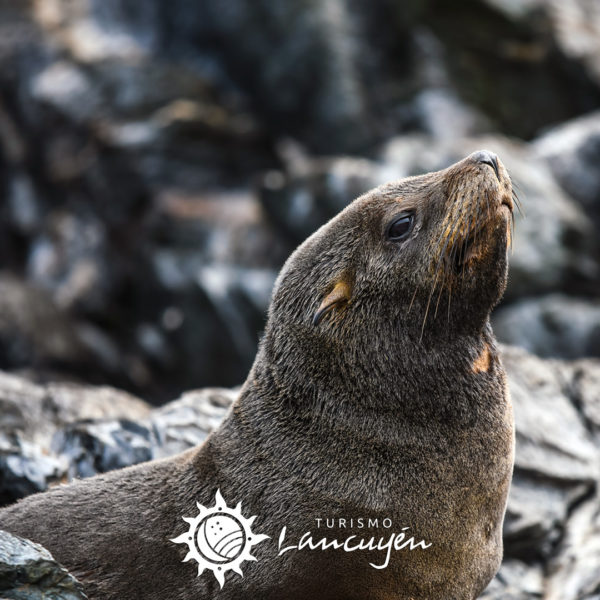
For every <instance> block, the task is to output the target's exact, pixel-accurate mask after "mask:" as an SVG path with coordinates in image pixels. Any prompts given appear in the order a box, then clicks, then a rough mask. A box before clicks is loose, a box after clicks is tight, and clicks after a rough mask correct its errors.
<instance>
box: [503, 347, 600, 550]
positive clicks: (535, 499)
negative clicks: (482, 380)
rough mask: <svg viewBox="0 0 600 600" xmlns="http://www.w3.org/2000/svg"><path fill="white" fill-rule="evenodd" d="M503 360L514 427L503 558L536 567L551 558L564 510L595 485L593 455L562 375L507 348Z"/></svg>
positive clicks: (556, 365) (564, 371) (551, 364)
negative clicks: (526, 562) (513, 465)
mask: <svg viewBox="0 0 600 600" xmlns="http://www.w3.org/2000/svg"><path fill="white" fill-rule="evenodd" d="M502 359H503V363H504V365H505V368H506V370H507V372H508V383H509V388H510V392H511V397H512V401H513V407H514V414H515V424H516V456H515V474H514V478H513V487H512V490H511V493H510V496H509V502H508V509H507V514H506V519H505V525H504V538H505V541H506V554H507V556H509V557H513V556H514V557H517V558H522V559H525V560H528V561H530V560H539V559H544V558H547V557H549V556H550V555H551V554H552V552H553V551H554V547H555V545H556V543H557V542H558V540H559V539H560V536H561V532H562V530H563V527H564V524H565V522H566V520H567V517H568V515H569V510H570V507H571V506H573V505H574V503H575V502H576V501H577V500H579V499H581V498H582V497H583V496H585V494H587V493H588V492H589V491H590V490H591V489H592V488H593V487H594V485H595V482H596V481H597V480H598V475H599V469H598V467H599V465H600V461H599V459H600V453H599V450H598V447H597V446H596V445H595V444H594V440H593V438H592V436H591V435H590V432H589V431H588V430H587V428H586V426H585V423H584V420H583V419H582V417H581V415H580V414H579V413H578V411H577V408H576V406H575V404H574V403H573V401H572V399H571V397H570V395H569V394H570V391H571V382H570V377H569V376H570V371H569V367H566V368H564V363H560V362H558V361H543V360H541V359H539V358H537V357H535V356H533V355H530V354H527V353H526V352H525V351H522V350H519V349H517V348H511V347H504V348H503V352H502ZM599 367H600V365H598V364H596V365H595V368H594V370H599V371H600V368H599Z"/></svg>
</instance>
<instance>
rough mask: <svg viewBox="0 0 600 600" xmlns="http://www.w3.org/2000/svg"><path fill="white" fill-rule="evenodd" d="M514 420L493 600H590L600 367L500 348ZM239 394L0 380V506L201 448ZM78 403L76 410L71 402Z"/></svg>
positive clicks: (597, 586)
mask: <svg viewBox="0 0 600 600" xmlns="http://www.w3.org/2000/svg"><path fill="white" fill-rule="evenodd" d="M502 354H503V361H504V364H505V366H506V369H507V372H508V383H509V387H510V391H511V395H512V400H513V406H514V414H515V421H516V431H517V433H516V444H517V445H516V458H515V471H514V477H513V484H512V489H511V493H510V497H509V502H508V509H507V513H506V519H505V524H504V541H505V561H504V563H503V566H502V569H501V570H500V573H499V574H498V576H497V577H496V579H495V580H494V581H493V583H492V584H491V585H490V587H489V589H488V590H487V591H486V594H485V595H484V596H483V597H484V598H486V599H488V600H501V599H502V600H508V599H512V600H516V599H530V598H531V599H533V598H545V599H546V600H558V599H560V600H565V599H567V600H593V599H595V598H596V596H595V595H594V594H597V593H598V590H600V569H599V568H598V565H600V543H599V539H600V530H599V527H600V516H599V515H600V513H599V506H600V504H599V498H598V490H599V489H600V361H599V360H595V359H579V360H574V361H560V360H544V359H540V358H538V357H536V356H534V355H533V354H529V353H527V352H526V351H524V350H522V349H519V348H516V347H510V346H504V347H503V348H502ZM236 395H237V390H230V389H224V388H206V389H202V390H195V391H191V392H188V393H186V394H184V395H183V396H182V397H181V398H179V399H177V400H175V401H173V402H170V403H167V404H165V405H164V406H162V407H159V408H154V409H151V407H150V406H149V405H147V404H146V403H144V402H142V401H141V400H138V399H136V398H133V397H132V396H130V395H129V394H125V393H123V392H120V391H118V390H115V389H110V388H93V387H90V386H81V385H80V386H76V385H74V384H64V383H62V384H47V385H45V386H41V385H37V384H32V383H30V382H28V381H27V380H25V379H23V378H19V377H16V376H13V375H6V374H0V399H1V402H2V406H3V409H4V410H2V411H0V432H1V436H2V437H1V438H0V439H1V440H2V443H3V445H2V447H0V501H1V502H2V503H3V504H6V503H9V502H12V501H14V500H15V499H17V498H19V497H23V496H25V495H27V494H30V493H34V492H36V491H42V490H44V489H47V487H48V486H51V485H56V484H58V483H60V482H64V481H68V480H69V479H71V478H73V477H88V476H91V475H94V474H96V473H101V472H105V471H107V470H111V469H116V468H120V467H124V466H127V465H130V464H135V463H138V462H141V461H144V460H148V459H151V458H160V457H165V456H170V455H172V454H175V453H177V452H181V451H183V450H186V449H188V448H191V447H193V446H195V445H197V444H201V443H202V442H203V441H204V440H205V439H206V436H207V435H208V434H209V433H210V431H212V430H213V429H215V428H216V427H217V426H218V425H219V423H220V422H221V420H222V419H223V417H224V416H225V414H226V412H227V410H228V408H229V406H230V405H231V403H232V402H233V400H234V399H235V397H236ZM76 401H78V402H76Z"/></svg>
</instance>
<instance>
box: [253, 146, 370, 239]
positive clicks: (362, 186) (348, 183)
mask: <svg viewBox="0 0 600 600" xmlns="http://www.w3.org/2000/svg"><path fill="white" fill-rule="evenodd" d="M282 151H283V154H284V158H285V162H286V171H285V172H282V171H269V172H267V173H266V174H265V175H264V177H263V178H262V182H261V187H260V191H259V194H260V201H261V204H262V206H263V207H264V210H265V212H266V213H267V215H268V216H269V218H270V220H271V221H272V223H273V224H274V226H275V227H276V229H277V230H278V231H280V232H281V234H283V235H282V237H283V238H284V239H285V240H287V249H288V251H291V250H292V249H294V248H295V247H296V246H297V245H298V244H299V243H301V242H302V241H304V239H306V238H307V237H308V236H309V235H311V234H312V233H313V232H314V231H316V230H317V229H318V228H319V227H320V226H321V225H323V224H324V223H325V222H327V221H328V220H329V219H331V218H332V217H333V216H335V215H336V214H337V213H338V212H339V211H340V210H342V209H343V208H344V207H345V206H347V205H348V204H349V203H350V202H351V201H352V200H354V199H355V198H357V197H358V196H360V195H362V194H363V193H364V192H366V191H367V190H369V189H371V188H372V187H374V186H376V185H378V184H379V183H382V182H381V181H380V178H379V173H378V168H377V165H376V164H375V163H373V162H372V161H369V160H366V159H358V158H348V157H339V158H331V159H327V158H322V159H312V160H311V159H308V158H307V157H306V156H305V155H304V153H303V152H302V150H300V149H298V148H294V147H291V146H289V145H288V146H287V147H285V148H283V150H282Z"/></svg>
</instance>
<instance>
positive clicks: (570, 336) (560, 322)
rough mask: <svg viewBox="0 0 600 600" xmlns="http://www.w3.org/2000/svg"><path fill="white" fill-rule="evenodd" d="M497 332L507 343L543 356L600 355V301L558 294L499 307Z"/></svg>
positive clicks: (495, 320) (495, 316)
mask: <svg viewBox="0 0 600 600" xmlns="http://www.w3.org/2000/svg"><path fill="white" fill-rule="evenodd" d="M492 322H493V325H494V332H495V333H496V335H497V336H498V339H499V340H500V341H502V342H505V343H507V344H513V345H515V346H520V347H522V348H525V349H526V350H528V351H529V352H532V353H533V354H537V355H538V356H542V357H555V358H570V359H572V358H578V357H582V356H600V302H599V301H593V300H584V299H578V298H569V297H567V296H562V295H558V294H552V295H548V296H543V297H541V298H530V299H525V300H519V301H517V302H515V303H513V304H510V305H508V306H504V307H501V308H499V309H498V310H497V311H496V312H495V313H494V316H493V320H492Z"/></svg>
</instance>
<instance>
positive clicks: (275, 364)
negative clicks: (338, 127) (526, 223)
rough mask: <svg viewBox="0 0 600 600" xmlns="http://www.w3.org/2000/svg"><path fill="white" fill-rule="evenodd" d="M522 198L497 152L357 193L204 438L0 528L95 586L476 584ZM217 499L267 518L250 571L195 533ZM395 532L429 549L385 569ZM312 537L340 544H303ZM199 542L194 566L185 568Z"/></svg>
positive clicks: (496, 490)
mask: <svg viewBox="0 0 600 600" xmlns="http://www.w3.org/2000/svg"><path fill="white" fill-rule="evenodd" d="M512 210H513V198H512V188H511V182H510V178H509V176H508V174H507V172H506V170H505V168H504V166H503V165H502V163H501V162H500V161H499V160H498V159H497V157H496V156H495V155H493V154H492V153H491V152H487V151H480V152H476V153H474V154H472V155H470V156H468V157H467V158H465V159H463V160H462V161H460V162H458V163H456V164H454V165H452V166H450V167H448V168H447V169H445V170H442V171H438V172H435V173H429V174H426V175H422V176H417V177H410V178H407V179H403V180H401V181H398V182H395V183H390V184H387V185H383V186H381V187H379V188H377V189H375V190H373V191H371V192H369V193H367V194H365V195H364V196H361V197H360V198H358V199H357V200H355V201H354V202H352V203H351V204H350V205H349V206H348V207H347V208H346V209H344V210H343V211H342V212H341V213H340V214H339V215H337V216H336V217H335V218H333V219H332V220H331V221H330V222H329V223H327V224H326V225H324V226H323V227H322V228H320V229H319V230H318V231H317V232H316V233H314V234H313V235H312V236H311V237H310V238H309V239H307V240H306V241H305V242H304V243H303V244H302V245H301V246H300V247H299V248H298V249H297V250H296V251H295V252H294V253H293V254H292V256H291V257H290V258H289V259H288V261H287V262H286V264H285V265H284V267H283V269H282V271H281V273H280V275H279V278H278V280H277V283H276V285H275V289H274V292H273V297H272V301H271V305H270V308H269V314H268V322H267V325H266V329H265V333H264V337H263V338H262V340H261V343H260V347H259V350H258V353H257V356H256V360H255V363H254V365H253V367H252V369H251V371H250V374H249V375H248V378H247V380H246V382H245V384H244V386H243V388H242V390H241V393H240V395H239V398H238V400H237V401H236V402H235V403H234V404H233V406H232V408H231V410H230V412H229V413H228V415H227V417H226V418H225V420H224V421H223V423H222V424H221V426H220V427H219V429H218V430H216V431H215V432H214V433H213V434H211V435H210V436H209V437H208V438H207V440H206V441H205V443H204V444H203V445H202V446H200V447H198V448H194V449H192V450H189V451H187V452H184V453H182V454H180V455H177V456H175V457H173V458H169V459H165V460H158V461H152V462H148V463H144V464H140V465H137V466H134V467H130V468H127V469H123V470H120V471H114V472H110V473H106V474H103V475H100V476H97V477H93V478H91V479H87V480H81V481H77V482H75V483H72V484H70V485H65V486H59V487H57V488H54V489H52V490H50V491H49V492H45V493H41V494H36V495H33V496H30V497H28V498H26V499H24V500H22V501H20V502H18V503H17V504H16V505H13V506H11V507H8V508H6V509H5V510H3V511H2V512H0V527H1V528H4V529H6V530H8V531H10V532H12V533H15V534H18V535H22V536H24V537H27V538H30V539H32V540H34V541H36V542H40V543H41V544H43V545H44V546H46V547H47V548H48V549H49V550H50V551H51V552H52V553H53V555H54V557H55V558H56V559H57V560H59V561H60V562H61V563H62V564H63V565H64V566H66V567H67V568H68V569H69V570H70V571H71V572H72V573H73V574H74V575H75V576H76V577H78V578H79V579H80V580H81V581H82V583H83V584H84V586H85V588H86V591H87V594H88V595H89V597H90V598H91V599H92V600H99V599H102V600H107V599H115V598H118V599H120V600H136V599H140V600H141V599H144V600H165V599H167V598H168V599H173V600H187V599H197V598H219V599H224V600H233V599H238V598H261V599H263V600H282V599H298V600H300V599H302V600H304V599H306V598H319V599H323V600H327V599H331V600H333V599H336V600H337V599H344V600H351V599H359V598H361V599H363V598H367V597H368V598H372V599H382V600H383V599H389V598H394V599H397V600H409V599H412V600H466V599H473V598H476V597H477V596H478V595H479V594H480V592H481V591H482V590H483V589H484V588H485V587H486V585H487V583H488V582H489V581H490V579H491V578H492V577H493V575H494V574H495V573H496V571H497V569H498V567H499V565H500V561H501V557H502V536H501V533H502V523H503V517H504V511H505V506H506V500H507V494H508V490H509V485H510V480H511V475H512V466H513V446H514V430H513V419H512V410H511V404H510V399H509V394H508V391H507V385H506V379H505V373H504V370H503V368H502V365H501V363H500V361H499V357H498V351H497V348H496V343H495V340H494V336H493V333H492V330H491V327H490V324H489V319H488V317H489V313H490V310H491V309H492V307H493V306H494V305H495V304H496V303H497V302H498V300H499V298H500V297H501V295H502V293H503V291H504V288H505V285H506V278H507V247H508V246H509V243H510V239H511V225H512ZM217 492H218V493H217ZM215 498H216V500H214V499H215ZM213 501H214V502H216V504H215V507H216V506H217V505H218V504H220V503H222V502H225V503H229V505H233V504H235V503H237V502H240V501H241V502H242V507H241V508H240V512H239V515H242V514H243V515H245V517H250V516H251V515H252V516H257V518H256V520H255V521H253V524H252V529H253V530H254V529H256V531H257V532H258V533H259V534H260V535H261V539H262V541H261V542H260V543H257V544H256V545H255V546H253V547H252V548H251V551H252V555H253V556H255V557H256V559H257V560H256V561H252V560H250V559H249V558H248V560H246V561H244V562H243V564H242V563H239V564H238V565H237V567H238V569H233V570H234V571H235V570H237V571H238V572H237V573H236V572H231V571H227V572H226V573H222V572H221V566H216V565H217V564H219V556H221V558H222V559H223V560H224V561H225V562H226V560H228V559H227V558H223V556H224V554H223V553H225V555H226V554H227V552H229V550H225V549H224V547H223V546H221V550H219V546H218V545H213V546H211V548H209V549H208V550H205V551H204V550H202V549H201V548H200V545H201V544H202V543H208V541H210V540H209V538H208V537H205V538H204V539H203V540H200V537H199V536H200V533H199V531H200V526H199V528H198V530H195V529H193V522H194V517H195V515H196V514H201V513H198V510H199V509H201V508H202V507H204V508H206V507H211V506H212V503H213ZM197 503H198V504H197ZM218 510H224V508H223V507H221V506H219V508H218ZM212 514H213V517H211V518H214V513H212ZM218 514H219V515H222V514H224V513H222V512H219V513H218ZM236 514H238V513H236ZM182 517H186V518H187V523H188V525H189V524H190V523H192V526H191V527H192V529H190V530H189V531H190V532H191V533H192V534H193V535H190V536H189V538H188V537H187V532H188V525H186V523H184V521H182ZM229 519H230V520H229V521H227V522H228V523H229V525H231V523H233V529H235V522H236V518H234V517H230V518H229ZM319 519H320V521H318V520H319ZM238 521H239V519H238ZM250 521H251V519H250ZM384 521H385V522H384ZM342 522H343V525H342ZM203 523H204V521H203ZM207 523H208V522H207ZM207 523H204V525H203V527H208V525H207ZM211 523H212V521H211ZM330 523H332V524H333V525H332V527H330V526H329V525H330ZM215 524H216V521H215ZM238 525H239V522H238ZM361 525H362V526H361ZM249 531H250V529H247V530H245V533H244V536H245V537H243V536H242V534H241V533H240V534H239V535H240V537H239V540H242V537H243V540H242V541H243V543H247V542H248V543H249V540H248V538H249V537H250V536H249ZM232 532H233V530H232ZM391 532H395V533H396V534H398V537H399V536H400V533H402V534H403V535H404V536H406V535H408V534H410V535H411V536H413V538H414V541H415V542H416V541H418V540H421V541H423V543H422V544H421V545H420V546H418V547H415V548H414V549H412V550H411V549H410V548H406V547H403V549H398V547H397V546H396V545H394V548H393V550H394V551H393V552H391V556H390V558H389V562H388V564H387V565H386V566H385V568H380V567H381V566H382V563H383V561H382V558H383V557H384V554H385V552H382V551H381V548H379V549H378V548H376V547H375V545H374V544H376V543H377V540H378V539H379V538H380V537H381V539H382V540H383V539H384V538H385V537H386V536H388V535H389V534H390V533H391ZM238 533H239V532H238ZM307 534H308V536H309V537H310V538H311V539H312V540H313V541H315V540H318V539H320V538H326V540H327V541H329V542H330V541H331V540H332V539H336V540H338V541H340V540H342V541H343V540H345V541H346V542H347V545H346V546H344V547H341V548H340V547H335V546H334V545H329V546H326V549H323V548H324V547H325V546H319V545H318V544H316V545H315V546H314V547H313V548H312V551H311V548H310V544H308V542H307ZM195 535H198V540H195V538H194V536H195ZM205 535H206V534H205ZM264 536H269V539H265V537H264ZM234 537H235V536H234ZM398 537H397V538H396V539H398ZM403 539H404V538H403ZM172 540H174V541H172ZM186 540H189V542H190V543H189V545H188V544H186V543H181V542H182V541H186ZM278 540H279V543H278ZM302 540H304V545H302V543H301V541H302ZM242 541H238V546H239V545H241V544H242ZM256 541H257V540H254V542H256ZM369 543H371V545H369ZM395 543H396V542H394V544H395ZM307 544H308V547H307ZM361 544H362V545H361ZM196 546H198V548H197V550H198V552H199V554H197V556H199V557H200V559H202V561H203V562H204V566H205V568H204V572H203V573H202V574H201V575H200V576H198V575H197V572H198V570H200V571H202V565H201V564H200V560H189V561H188V562H182V561H183V560H184V559H186V558H190V556H187V553H188V551H191V549H192V548H195V547H196ZM215 548H216V550H215ZM282 550H283V552H282ZM213 551H218V552H221V554H220V555H219V556H217V558H216V559H215V560H212V559H211V556H209V554H210V553H211V552H213ZM218 552H217V554H218ZM230 558H231V557H230ZM211 560H212V562H211ZM196 563H198V564H196ZM223 564H225V563H223ZM206 565H208V566H209V568H210V570H212V571H213V574H214V575H215V576H214V577H213V574H211V573H210V572H206V571H207V570H208V569H206ZM211 565H212V566H211ZM226 570H227V569H226ZM239 571H243V577H241V576H240V575H239ZM218 573H220V575H219V574H218ZM219 579H220V581H221V583H223V582H224V585H223V587H222V588H221V585H220V582H219Z"/></svg>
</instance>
